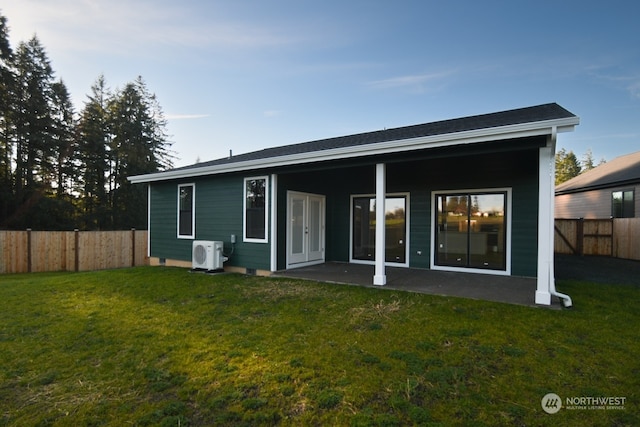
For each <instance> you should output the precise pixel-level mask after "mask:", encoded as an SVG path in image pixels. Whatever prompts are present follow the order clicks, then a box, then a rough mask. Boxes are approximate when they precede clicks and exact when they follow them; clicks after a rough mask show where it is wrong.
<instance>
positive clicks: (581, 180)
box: [556, 151, 640, 195]
mask: <svg viewBox="0 0 640 427" xmlns="http://www.w3.org/2000/svg"><path fill="white" fill-rule="evenodd" d="M630 184H640V151H638V152H635V153H631V154H627V155H624V156H620V157H616V158H615V159H613V160H611V161H610V162H607V163H605V164H602V165H600V166H597V167H595V168H593V169H591V170H588V171H586V172H584V173H582V174H580V175H578V176H576V177H575V178H572V179H570V180H569V181H566V182H563V183H562V184H560V185H558V186H557V187H556V195H560V194H568V193H579V192H582V191H588V190H596V189H600V188H610V187H618V186H624V185H630Z"/></svg>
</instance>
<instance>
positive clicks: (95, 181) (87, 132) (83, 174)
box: [77, 76, 111, 229]
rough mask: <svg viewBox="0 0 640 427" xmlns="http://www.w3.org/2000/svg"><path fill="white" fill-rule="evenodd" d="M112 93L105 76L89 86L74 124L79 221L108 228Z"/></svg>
mask: <svg viewBox="0 0 640 427" xmlns="http://www.w3.org/2000/svg"><path fill="white" fill-rule="evenodd" d="M110 101H111V93H110V91H109V89H108V88H107V84H106V81H105V78H104V76H100V77H98V79H97V80H96V82H95V83H94V85H93V86H91V95H89V96H88V101H87V102H86V103H85V106H84V109H83V110H82V112H81V114H80V119H79V121H78V128H77V138H78V150H79V152H80V153H82V155H81V156H80V169H79V173H78V181H79V191H80V193H81V194H82V202H83V203H82V210H83V212H82V225H83V227H84V228H87V229H103V228H108V227H109V226H110V224H109V223H108V222H107V208H108V199H107V186H106V177H107V171H108V165H109V161H108V158H107V147H108V146H109V145H110V133H109V116H108V111H107V108H108V104H109V102H110Z"/></svg>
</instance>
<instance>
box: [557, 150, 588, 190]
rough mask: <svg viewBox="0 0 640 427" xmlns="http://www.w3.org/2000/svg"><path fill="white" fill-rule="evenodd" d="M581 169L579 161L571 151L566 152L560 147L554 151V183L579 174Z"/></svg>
mask: <svg viewBox="0 0 640 427" xmlns="http://www.w3.org/2000/svg"><path fill="white" fill-rule="evenodd" d="M581 171H582V170H581V168H580V163H579V162H578V158H577V157H576V155H575V154H574V153H573V151H569V152H567V150H565V149H564V148H562V149H561V150H560V151H558V152H557V153H556V179H555V183H556V185H558V184H562V183H563V182H565V181H568V180H570V179H571V178H574V177H576V176H578V175H580V172H581Z"/></svg>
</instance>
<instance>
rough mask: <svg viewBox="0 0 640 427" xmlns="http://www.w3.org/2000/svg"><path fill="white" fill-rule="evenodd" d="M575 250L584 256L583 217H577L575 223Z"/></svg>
mask: <svg viewBox="0 0 640 427" xmlns="http://www.w3.org/2000/svg"><path fill="white" fill-rule="evenodd" d="M576 252H577V253H578V255H580V256H584V218H579V219H578V223H577V224H576Z"/></svg>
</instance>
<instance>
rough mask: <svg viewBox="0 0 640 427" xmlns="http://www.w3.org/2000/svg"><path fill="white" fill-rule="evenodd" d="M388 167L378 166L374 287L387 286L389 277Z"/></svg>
mask: <svg viewBox="0 0 640 427" xmlns="http://www.w3.org/2000/svg"><path fill="white" fill-rule="evenodd" d="M386 181H387V179H386V167H385V164H384V163H378V164H377V165H376V247H375V253H376V268H375V275H374V276H373V284H374V285H386V284H387V275H386V273H385V267H384V262H385V241H386V239H385V195H386V192H387V189H386Z"/></svg>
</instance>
